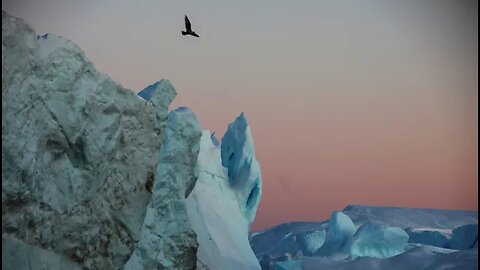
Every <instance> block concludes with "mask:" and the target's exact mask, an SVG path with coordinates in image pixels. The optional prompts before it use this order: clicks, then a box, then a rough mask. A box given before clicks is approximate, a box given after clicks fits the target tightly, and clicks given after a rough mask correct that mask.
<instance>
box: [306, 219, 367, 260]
mask: <svg viewBox="0 0 480 270" xmlns="http://www.w3.org/2000/svg"><path fill="white" fill-rule="evenodd" d="M356 231H357V228H356V227H355V224H353V221H352V220H351V219H350V218H349V217H348V216H347V215H345V214H344V213H342V212H333V213H332V217H331V218H330V221H329V223H328V229H327V233H326V235H325V243H324V244H323V245H322V246H321V247H320V249H319V250H318V251H317V252H316V253H315V254H316V255H320V256H328V255H331V254H332V253H334V252H339V251H340V252H341V251H344V249H345V248H346V245H347V243H348V242H349V241H350V240H351V239H352V238H353V235H354V234H355V232H356Z"/></svg>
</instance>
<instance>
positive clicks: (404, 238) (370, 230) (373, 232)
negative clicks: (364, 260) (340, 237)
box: [350, 223, 408, 258]
mask: <svg viewBox="0 0 480 270" xmlns="http://www.w3.org/2000/svg"><path fill="white" fill-rule="evenodd" d="M407 242H408V234H407V233H406V232H405V231H404V230H403V229H401V228H399V227H390V226H386V225H379V224H373V223H365V224H363V225H362V226H360V228H359V229H358V230H357V232H356V233H355V235H354V236H353V239H352V242H351V243H350V254H351V255H352V256H358V257H371V258H390V257H393V256H396V255H398V254H401V253H403V252H404V251H405V246H406V244H407Z"/></svg>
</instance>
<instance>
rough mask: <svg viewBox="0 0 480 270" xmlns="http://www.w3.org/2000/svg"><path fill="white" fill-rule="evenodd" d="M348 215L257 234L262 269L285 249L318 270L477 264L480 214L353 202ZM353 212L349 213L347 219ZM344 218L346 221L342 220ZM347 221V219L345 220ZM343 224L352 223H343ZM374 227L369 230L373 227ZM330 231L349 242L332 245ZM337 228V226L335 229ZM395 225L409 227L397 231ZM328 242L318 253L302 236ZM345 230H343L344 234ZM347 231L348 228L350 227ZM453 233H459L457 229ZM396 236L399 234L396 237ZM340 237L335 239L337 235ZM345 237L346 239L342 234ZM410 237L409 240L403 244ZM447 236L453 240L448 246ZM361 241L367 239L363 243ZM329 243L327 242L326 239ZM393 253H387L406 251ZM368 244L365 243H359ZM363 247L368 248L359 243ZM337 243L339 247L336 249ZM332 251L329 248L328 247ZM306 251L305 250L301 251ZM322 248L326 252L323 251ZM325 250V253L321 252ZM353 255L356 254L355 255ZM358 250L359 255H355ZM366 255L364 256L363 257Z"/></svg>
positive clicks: (426, 269)
mask: <svg viewBox="0 0 480 270" xmlns="http://www.w3.org/2000/svg"><path fill="white" fill-rule="evenodd" d="M342 213H343V214H345V215H343V216H339V215H333V216H332V219H334V218H335V219H337V220H336V221H335V222H333V221H332V220H326V221H318V222H289V223H284V224H280V225H277V226H275V227H272V228H270V229H267V230H265V231H262V232H256V233H252V237H251V240H250V243H251V246H252V249H253V251H254V252H255V255H256V256H257V259H258V260H261V262H262V263H263V264H262V269H263V270H267V269H268V270H272V269H274V265H275V264H276V263H277V262H279V261H285V259H284V258H283V257H284V256H281V255H282V254H286V252H288V253H290V254H292V255H294V256H295V260H299V261H301V262H302V267H303V270H317V269H344V270H350V269H352V270H356V269H372V270H373V269H375V270H384V269H385V270H404V269H417V270H433V269H447V268H448V269H477V268H478V212H477V211H453V210H439V209H419V208H399V207H379V206H361V205H350V206H348V207H346V208H345V209H344V210H342ZM346 216H348V217H346ZM348 218H349V219H351V221H352V222H353V224H355V226H357V227H358V228H359V229H358V230H356V233H355V234H354V235H353V236H352V237H350V235H351V232H350V233H345V230H341V229H339V228H338V227H346V228H350V231H353V230H354V225H352V224H351V223H350V222H349V221H348ZM341 219H343V222H341V221H340V220H341ZM345 220H346V221H345ZM339 224H342V225H346V224H349V225H348V226H339ZM364 224H374V225H370V226H373V227H376V229H375V228H373V229H368V226H369V225H365V226H364V227H363V228H362V225H364ZM329 226H332V229H330V234H332V233H333V232H338V235H343V236H344V237H345V238H347V239H349V240H348V241H347V242H346V243H345V241H340V243H341V242H344V244H343V245H342V244H335V245H333V244H332V242H334V243H335V242H336V241H332V240H328V239H327V238H330V239H332V237H329V236H328V232H329ZM334 227H337V228H336V229H335V228H334ZM391 227H399V228H401V229H403V230H405V233H407V234H408V238H407V236H406V235H405V233H404V232H401V231H398V230H396V229H393V233H392V228H391ZM323 230H325V231H326V232H327V234H326V235H325V243H324V244H323V246H322V247H320V249H319V250H317V251H316V252H315V253H314V254H312V255H310V254H307V252H304V247H302V241H303V240H304V239H303V237H304V236H303V235H308V233H309V232H314V231H318V232H319V231H323ZM342 231H343V233H340V232H342ZM346 231H347V232H348V230H346ZM452 231H454V232H452ZM392 235H393V236H394V237H392ZM333 238H336V237H333ZM338 238H341V237H338ZM405 239H408V242H407V243H404V242H405V241H406V240H405ZM446 239H447V240H448V243H447V244H445V241H446ZM360 240H362V241H360ZM327 242H328V243H327ZM402 243H404V252H402V253H401V254H398V255H396V256H393V257H388V258H378V257H380V255H382V252H383V253H384V256H385V255H388V252H386V251H392V250H393V251H395V250H396V251H397V252H400V251H401V250H402ZM360 244H363V245H360ZM360 246H363V247H364V250H363V252H360V251H362V250H361V249H360V248H359V247H360ZM335 247H338V250H335ZM327 248H328V249H329V250H328V249H327ZM299 251H301V252H299ZM319 251H322V252H323V253H322V252H319ZM319 253H320V254H319ZM352 253H353V254H352ZM354 254H355V255H354ZM362 255H365V256H363V257H362Z"/></svg>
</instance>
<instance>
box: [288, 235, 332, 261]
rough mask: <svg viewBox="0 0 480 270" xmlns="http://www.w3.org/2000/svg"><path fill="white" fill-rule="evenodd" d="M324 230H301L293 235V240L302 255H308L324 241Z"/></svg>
mask: <svg viewBox="0 0 480 270" xmlns="http://www.w3.org/2000/svg"><path fill="white" fill-rule="evenodd" d="M325 235H326V232H325V230H321V231H313V232H302V233H299V234H296V235H295V240H296V242H297V244H298V246H299V247H300V250H301V251H302V254H303V255H306V256H310V255H313V253H315V251H317V250H318V249H319V248H320V247H321V246H322V245H323V243H324V242H325Z"/></svg>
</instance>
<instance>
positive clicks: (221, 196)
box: [187, 131, 260, 270]
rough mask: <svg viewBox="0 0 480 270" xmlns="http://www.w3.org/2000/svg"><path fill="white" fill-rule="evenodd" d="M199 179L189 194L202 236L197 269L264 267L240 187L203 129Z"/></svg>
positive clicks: (195, 223) (190, 207)
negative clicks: (252, 240) (251, 241)
mask: <svg viewBox="0 0 480 270" xmlns="http://www.w3.org/2000/svg"><path fill="white" fill-rule="evenodd" d="M197 170H198V180H197V183H196V185H195V187H194V189H193V191H192V193H191V194H190V195H189V196H188V197H187V212H188V217H189V220H190V222H191V224H192V226H193V228H194V230H195V232H196V234H197V236H198V238H197V240H198V243H199V249H198V253H197V269H200V270H202V269H205V270H207V269H208V270H223V269H231V270H243V269H251V270H255V269H260V265H259V262H258V261H257V259H256V257H255V254H254V253H253V251H252V249H251V247H250V244H249V241H248V228H249V224H250V221H249V220H248V219H247V218H246V217H245V216H244V215H243V212H242V209H240V204H239V201H238V199H239V198H238V196H237V192H238V189H235V188H232V187H231V186H230V184H229V181H228V180H229V179H228V173H227V169H226V168H225V167H223V166H222V165H221V156H220V148H219V147H218V146H216V145H215V144H213V142H212V140H211V135H210V132H208V131H203V134H202V138H201V144H200V154H199V155H198V167H197Z"/></svg>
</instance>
